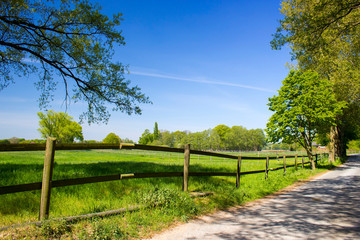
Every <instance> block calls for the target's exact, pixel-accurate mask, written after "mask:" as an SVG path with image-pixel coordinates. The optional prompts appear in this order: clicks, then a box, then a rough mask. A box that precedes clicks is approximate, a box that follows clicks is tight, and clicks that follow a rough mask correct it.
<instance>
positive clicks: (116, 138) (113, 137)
mask: <svg viewBox="0 0 360 240" xmlns="http://www.w3.org/2000/svg"><path fill="white" fill-rule="evenodd" d="M102 142H103V143H113V144H120V142H121V139H120V137H119V136H118V135H116V134H115V133H109V134H108V135H107V136H106V137H105V138H104V139H103V140H102Z"/></svg>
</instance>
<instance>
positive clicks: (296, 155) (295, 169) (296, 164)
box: [295, 154, 298, 171]
mask: <svg viewBox="0 0 360 240" xmlns="http://www.w3.org/2000/svg"><path fill="white" fill-rule="evenodd" d="M297 157H298V156H297V154H296V155H295V171H297Z"/></svg>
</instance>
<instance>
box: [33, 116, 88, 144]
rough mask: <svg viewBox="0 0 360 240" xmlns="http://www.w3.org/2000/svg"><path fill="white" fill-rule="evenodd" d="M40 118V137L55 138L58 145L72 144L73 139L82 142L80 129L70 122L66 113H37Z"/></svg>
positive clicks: (76, 124)
mask: <svg viewBox="0 0 360 240" xmlns="http://www.w3.org/2000/svg"><path fill="white" fill-rule="evenodd" d="M38 116H39V118H40V121H39V126H40V128H39V129H38V131H39V132H40V133H41V137H43V138H47V137H55V138H56V140H57V142H58V143H72V142H74V140H75V139H77V140H79V141H82V140H83V139H84V137H83V134H82V127H81V126H80V124H78V123H77V122H75V121H72V119H73V118H72V117H70V116H69V115H68V114H67V113H63V112H54V111H52V110H49V111H48V112H47V113H42V112H39V113H38Z"/></svg>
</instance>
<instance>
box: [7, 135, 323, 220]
mask: <svg viewBox="0 0 360 240" xmlns="http://www.w3.org/2000/svg"><path fill="white" fill-rule="evenodd" d="M119 148H120V149H141V150H145V151H160V152H175V153H183V154H184V170H183V171H182V172H156V173H135V172H134V173H130V174H129V173H127V174H115V175H106V176H96V177H83V178H74V179H63V180H55V181H52V173H53V165H54V159H55V150H88V149H119ZM38 150H45V161H44V169H43V179H42V182H37V183H28V184H20V185H12V186H3V187H0V195H1V194H9V193H16V192H25V191H31V190H39V189H41V202H40V215H39V218H40V220H44V219H47V218H48V216H49V206H50V196H51V188H54V187H64V186H71V185H81V184H86V183H96V182H105V181H116V180H125V179H130V178H156V177H183V190H184V191H188V184H189V177H190V176H234V177H236V187H237V188H238V187H239V186H240V176H241V175H246V174H255V173H261V172H264V173H265V178H267V177H268V174H269V171H274V170H279V169H284V174H285V173H286V168H287V167H295V169H297V165H298V158H301V165H302V167H304V164H308V163H310V162H309V161H305V160H304V159H305V158H306V157H307V156H296V155H295V156H289V155H286V156H285V155H284V156H282V157H281V156H267V157H246V156H234V155H228V154H222V153H216V152H208V151H197V150H191V149H190V145H186V146H185V148H184V149H183V148H169V147H160V146H149V145H138V144H120V146H119V145H117V144H83V143H79V144H56V139H54V138H48V139H47V143H46V145H45V144H13V145H0V151H38ZM191 154H196V155H205V156H210V157H211V156H213V157H221V158H224V159H236V160H237V171H236V172H234V173H231V172H189V166H190V155H191ZM315 156H316V160H315V161H317V158H318V156H317V155H315ZM280 158H282V159H283V166H282V167H277V168H270V167H269V160H270V159H278V160H279V159H280ZM258 159H264V160H266V161H265V169H264V170H256V171H247V172H244V171H243V172H241V164H242V160H258ZM287 159H294V160H295V164H291V165H287V164H286V160H287Z"/></svg>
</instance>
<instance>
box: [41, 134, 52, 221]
mask: <svg viewBox="0 0 360 240" xmlns="http://www.w3.org/2000/svg"><path fill="white" fill-rule="evenodd" d="M55 145H56V138H51V137H48V138H47V140H46V148H45V160H44V169H43V179H42V185H41V201H40V213H39V219H40V220H45V219H47V218H48V217H49V208H50V194H51V181H52V174H53V167H54V157H55Z"/></svg>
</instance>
